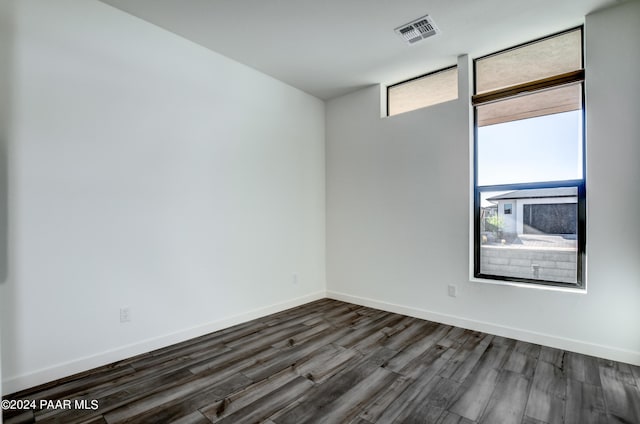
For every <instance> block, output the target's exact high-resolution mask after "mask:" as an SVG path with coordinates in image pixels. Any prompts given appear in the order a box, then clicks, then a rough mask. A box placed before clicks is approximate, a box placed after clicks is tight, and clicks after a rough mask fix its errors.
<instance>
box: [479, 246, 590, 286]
mask: <svg viewBox="0 0 640 424" xmlns="http://www.w3.org/2000/svg"><path fill="white" fill-rule="evenodd" d="M481 249H482V250H481V254H480V256H481V261H480V269H481V271H482V273H483V274H491V275H506V276H509V277H518V278H536V279H542V280H549V281H557V282H562V283H572V282H575V281H576V263H577V254H576V251H575V250H574V249H553V250H551V249H540V248H522V247H504V246H482V248H481ZM536 269H537V270H536Z"/></svg>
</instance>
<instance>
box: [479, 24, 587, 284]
mask: <svg viewBox="0 0 640 424" xmlns="http://www.w3.org/2000/svg"><path fill="white" fill-rule="evenodd" d="M474 65H475V87H476V92H475V95H474V96H473V98H472V102H473V105H474V108H475V129H476V135H475V147H474V158H475V165H474V166H475V169H474V180H475V183H474V199H475V200H474V276H475V277H478V278H487V279H495V280H507V281H518V282H524V283H531V284H546V285H556V286H564V287H577V288H582V287H584V274H585V273H584V266H585V260H584V256H585V233H586V230H585V228H586V216H585V214H586V212H585V211H586V208H585V198H586V191H585V176H584V163H585V162H584V101H583V98H584V94H583V93H584V88H583V83H584V69H583V51H582V28H577V29H573V30H570V31H566V32H563V33H560V34H556V35H553V36H550V37H546V38H544V39H541V40H537V41H534V42H531V43H527V44H525V45H522V46H518V47H514V48H511V49H508V50H505V51H502V52H498V53H495V54H491V55H489V56H486V57H482V58H479V59H476V60H475V62H474Z"/></svg>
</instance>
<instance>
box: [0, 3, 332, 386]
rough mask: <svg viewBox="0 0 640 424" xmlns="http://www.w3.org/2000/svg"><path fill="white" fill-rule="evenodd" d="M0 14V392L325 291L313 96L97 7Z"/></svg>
mask: <svg viewBox="0 0 640 424" xmlns="http://www.w3.org/2000/svg"><path fill="white" fill-rule="evenodd" d="M15 3H16V10H15V16H14V19H13V22H14V23H15V26H16V28H15V30H16V33H15V39H14V40H13V42H14V44H13V50H14V57H13V65H12V66H11V69H6V68H5V69H3V70H2V74H3V75H4V74H5V71H7V73H8V72H9V71H11V72H12V74H13V80H12V88H13V92H12V93H11V94H12V101H11V105H12V106H13V107H12V111H11V113H12V117H11V120H10V122H8V125H7V128H9V127H10V128H11V134H12V137H11V139H10V167H9V181H10V184H9V219H10V236H9V248H10V249H9V250H10V258H9V273H10V276H9V279H8V281H7V282H6V283H5V284H3V285H2V288H1V292H0V295H1V296H2V316H1V319H2V375H3V377H4V379H5V381H4V392H5V393H9V392H12V391H15V390H18V389H21V388H24V387H28V386H31V385H34V384H38V383H42V382H44V381H48V380H52V379H55V378H59V377H61V376H64V375H68V374H71V373H73V372H77V371H80V370H83V369H87V368H90V367H93V366H97V365H101V364H105V363H108V362H111V361H114V360H116V359H121V358H124V357H127V356H131V355H133V354H136V353H140V352H144V351H148V350H150V349H152V348H155V347H159V346H163V345H167V344H170V343H172V342H176V341H179V340H183V339H186V338H189V337H193V336H196V335H199V334H203V333H206V332H208V331H211V330H215V329H218V328H221V327H225V326H228V325H230V324H233V323H236V322H239V321H242V320H246V319H249V318H252V317H256V316H259V315H264V314H267V313H270V312H273V311H276V310H281V309H285V308H286V307H290V306H294V305H298V304H301V303H304V302H306V301H310V300H314V299H316V298H320V297H324V293H325V276H324V272H325V263H324V252H325V245H324V236H325V229H324V223H325V217H324V214H325V204H324V182H325V180H324V125H325V119H324V104H323V102H322V101H320V100H318V99H316V98H314V97H311V96H309V95H307V94H305V93H303V92H300V91H298V90H296V89H294V88H292V87H290V86H287V85H285V84H283V83H281V82H279V81H276V80H274V79H272V78H270V77H267V76H265V75H263V74H261V73H258V72H256V71H255V70H252V69H250V68H248V67H245V66H243V65H240V64H238V63H236V62H233V61H231V60H229V59H227V58H225V57H222V56H220V55H217V54H215V53H213V52H211V51H209V50H206V49H204V48H202V47H200V46H198V45H195V44H193V43H191V42H188V41H186V40H184V39H182V38H180V37H178V36H176V35H174V34H171V33H169V32H167V31H165V30H162V29H160V28H158V27H155V26H153V25H151V24H148V23H146V22H144V21H141V20H139V19H137V18H134V17H132V16H130V15H128V14H125V13H124V12H121V11H119V10H117V9H114V8H112V7H110V6H107V5H105V4H103V3H100V2H98V1H94V0H85V1H74V0H58V1H55V2H52V1H50V0H20V1H17V2H15ZM3 18H5V19H6V15H5V16H3ZM3 66H7V67H8V65H7V64H5V63H3ZM2 101H3V102H5V101H6V100H5V99H4V98H3V99H2ZM3 204H6V203H4V202H3ZM293 273H297V274H298V275H299V284H298V285H293V284H292V274H293ZM121 306H129V307H131V310H132V317H133V320H132V322H131V323H128V324H121V323H120V322H119V308H120V307H121Z"/></svg>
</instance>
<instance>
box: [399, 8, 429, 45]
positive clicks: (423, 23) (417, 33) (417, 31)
mask: <svg viewBox="0 0 640 424" xmlns="http://www.w3.org/2000/svg"><path fill="white" fill-rule="evenodd" d="M395 31H396V33H397V34H398V35H399V36H400V37H402V39H403V40H404V41H406V42H407V44H415V43H417V42H418V41H420V40H424V39H425V38H427V37H431V36H432V35H436V34H440V30H439V29H438V27H437V26H436V24H435V22H433V19H431V18H430V17H429V15H424V16H423V17H422V18H418V19H416V20H415V21H413V22H409V23H408V24H404V25H401V26H399V27H398V28H396V29H395Z"/></svg>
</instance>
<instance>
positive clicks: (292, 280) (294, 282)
mask: <svg viewBox="0 0 640 424" xmlns="http://www.w3.org/2000/svg"><path fill="white" fill-rule="evenodd" d="M291 284H293V285H294V286H297V285H298V274H293V276H292V277H291Z"/></svg>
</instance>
